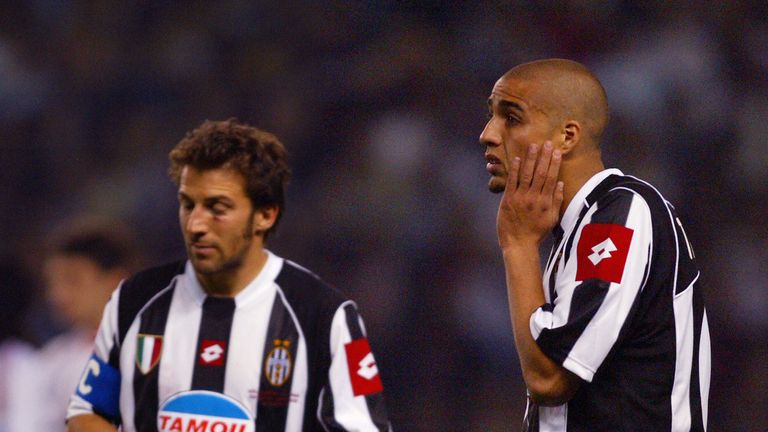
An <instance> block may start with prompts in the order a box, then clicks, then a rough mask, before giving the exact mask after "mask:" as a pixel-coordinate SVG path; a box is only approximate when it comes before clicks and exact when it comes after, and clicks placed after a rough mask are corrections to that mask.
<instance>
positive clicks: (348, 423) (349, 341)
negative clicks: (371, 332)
mask: <svg viewBox="0 0 768 432" xmlns="http://www.w3.org/2000/svg"><path fill="white" fill-rule="evenodd" d="M330 353H331V366H330V368H329V370H328V385H327V386H326V387H325V388H323V389H322V392H321V394H320V408H319V409H318V419H319V421H320V422H321V423H322V424H323V425H324V426H325V428H326V429H327V430H346V431H387V430H390V427H389V422H388V420H387V412H386V407H385V405H384V394H383V390H384V387H383V385H382V382H381V377H380V376H379V370H378V367H377V365H376V359H375V358H374V356H373V352H372V351H371V347H370V345H369V343H368V339H367V337H366V333H365V327H364V325H363V321H362V319H361V318H360V316H359V315H358V313H357V309H356V307H355V305H354V303H352V302H351V301H347V302H345V303H343V304H342V305H341V306H340V307H339V308H338V309H337V310H336V313H335V314H334V316H333V320H332V322H331V331H330Z"/></svg>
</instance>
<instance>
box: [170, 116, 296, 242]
mask: <svg viewBox="0 0 768 432" xmlns="http://www.w3.org/2000/svg"><path fill="white" fill-rule="evenodd" d="M168 156H169V158H170V160H171V166H170V168H169V170H168V173H169V175H170V177H171V180H173V182H174V183H175V184H176V185H177V186H178V185H179V181H180V179H181V171H182V169H184V167H185V166H191V167H193V168H195V169H199V170H208V169H215V168H229V169H233V170H235V171H237V172H238V173H240V174H241V175H242V176H243V177H244V178H245V183H246V186H245V192H246V194H247V195H248V197H249V198H250V199H251V203H252V204H253V208H254V209H258V208H263V207H265V206H271V205H277V206H278V207H279V208H280V212H279V213H278V216H277V220H276V221H275V224H274V225H273V226H272V228H271V229H270V230H269V231H267V233H269V232H270V231H272V230H274V229H275V227H276V226H277V222H279V220H280V217H281V216H282V213H283V209H284V208H285V189H286V187H287V185H288V180H289V179H290V176H291V171H290V169H289V168H288V162H287V158H288V152H287V151H286V150H285V147H284V146H283V144H282V143H281V142H280V140H278V139H277V137H276V136H275V135H273V134H271V133H269V132H266V131H263V130H260V129H257V128H255V127H252V126H249V125H247V124H244V123H241V122H239V121H238V120H237V119H235V118H230V119H229V120H225V121H210V120H206V121H205V122H203V124H201V125H200V126H199V127H198V128H196V129H194V130H192V131H190V132H187V135H186V136H185V137H184V139H182V140H181V141H179V143H178V144H176V147H174V148H173V150H171V152H170V153H169V155H168Z"/></svg>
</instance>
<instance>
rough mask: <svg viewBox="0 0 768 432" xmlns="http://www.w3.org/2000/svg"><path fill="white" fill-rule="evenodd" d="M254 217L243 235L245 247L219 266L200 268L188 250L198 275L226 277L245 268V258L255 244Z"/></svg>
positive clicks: (250, 218) (249, 221) (249, 219)
mask: <svg viewBox="0 0 768 432" xmlns="http://www.w3.org/2000/svg"><path fill="white" fill-rule="evenodd" d="M252 216H253V215H251V217H249V218H248V223H247V224H246V226H245V229H243V232H242V233H241V236H242V239H243V240H244V244H243V246H242V247H241V248H240V249H239V250H237V252H235V254H234V255H233V256H231V257H229V258H227V259H225V260H224V261H223V262H221V263H220V264H219V265H216V266H213V267H211V268H205V267H202V266H200V265H199V263H198V262H197V261H196V260H195V259H194V258H193V255H192V254H191V253H190V249H189V247H188V248H187V255H188V256H189V257H190V261H191V262H192V267H194V269H195V272H196V273H197V274H199V275H201V276H207V277H220V276H224V275H226V274H227V273H234V272H236V271H237V270H238V269H240V267H242V266H243V262H244V261H245V257H246V255H248V251H249V249H250V248H251V245H252V243H253V236H254V233H253V217H252ZM219 252H221V249H219Z"/></svg>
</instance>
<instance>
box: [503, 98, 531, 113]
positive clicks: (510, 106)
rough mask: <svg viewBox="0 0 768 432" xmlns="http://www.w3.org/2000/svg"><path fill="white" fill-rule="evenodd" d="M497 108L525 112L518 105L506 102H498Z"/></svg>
mask: <svg viewBox="0 0 768 432" xmlns="http://www.w3.org/2000/svg"><path fill="white" fill-rule="evenodd" d="M499 108H501V109H513V110H516V111H520V112H522V111H525V110H524V109H523V107H522V106H520V104H518V103H516V102H512V101H508V100H502V101H499Z"/></svg>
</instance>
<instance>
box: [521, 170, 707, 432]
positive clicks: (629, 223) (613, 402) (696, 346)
mask: <svg viewBox="0 0 768 432" xmlns="http://www.w3.org/2000/svg"><path fill="white" fill-rule="evenodd" d="M554 236H555V244H554V246H553V249H552V252H551V253H550V256H549V259H548V262H547V265H546V267H545V269H544V274H543V282H544V291H545V297H546V303H545V304H544V305H543V306H542V307H540V308H539V309H537V310H536V311H535V312H534V313H533V315H532V316H531V319H530V330H531V333H532V335H533V337H534V339H535V340H536V342H537V343H538V345H539V347H540V348H541V349H542V351H543V352H544V353H545V354H546V355H547V356H549V357H550V358H551V359H553V360H554V361H556V362H557V363H559V364H561V365H562V366H563V367H565V368H566V369H567V370H569V371H571V372H573V373H574V374H576V375H578V376H579V377H581V379H583V380H584V381H583V382H582V383H581V386H580V387H579V390H578V391H577V393H576V394H575V396H574V397H573V398H572V399H571V400H570V401H569V402H568V403H567V404H565V405H561V406H557V407H543V406H542V407H539V406H537V405H536V404H534V403H533V402H532V401H530V400H529V406H528V410H527V412H526V421H525V423H526V424H525V427H526V428H527V429H528V430H530V431H542V432H543V431H590V432H595V431H661V430H666V431H669V430H671V431H704V430H705V429H706V424H707V401H708V394H709V379H710V342H709V330H708V327H707V317H706V312H705V310H704V303H703V300H702V292H701V289H700V287H699V286H698V285H699V283H698V280H699V270H698V268H697V265H696V260H695V256H694V252H693V249H692V247H691V245H690V243H689V242H688V238H687V236H686V233H685V230H684V229H683V225H682V223H681V222H680V219H679V218H678V216H677V215H676V212H675V210H674V208H673V207H672V205H671V204H670V203H668V202H667V201H666V200H665V199H664V198H663V197H662V196H661V195H660V194H659V192H658V191H657V190H656V189H655V188H653V187H652V186H651V185H649V184H648V183H646V182H644V181H642V180H639V179H637V178H634V177H631V176H625V175H624V174H622V172H621V171H619V170H617V169H608V170H604V171H602V172H600V173H598V174H596V175H595V176H594V177H592V178H591V179H590V180H589V181H588V182H587V183H586V184H585V185H584V186H583V187H582V188H581V190H580V191H579V192H578V193H577V194H576V196H575V197H574V199H573V200H572V201H571V203H570V204H569V205H568V208H567V209H566V211H565V213H564V215H563V218H562V220H561V223H560V225H559V226H557V227H555V229H554Z"/></svg>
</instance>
